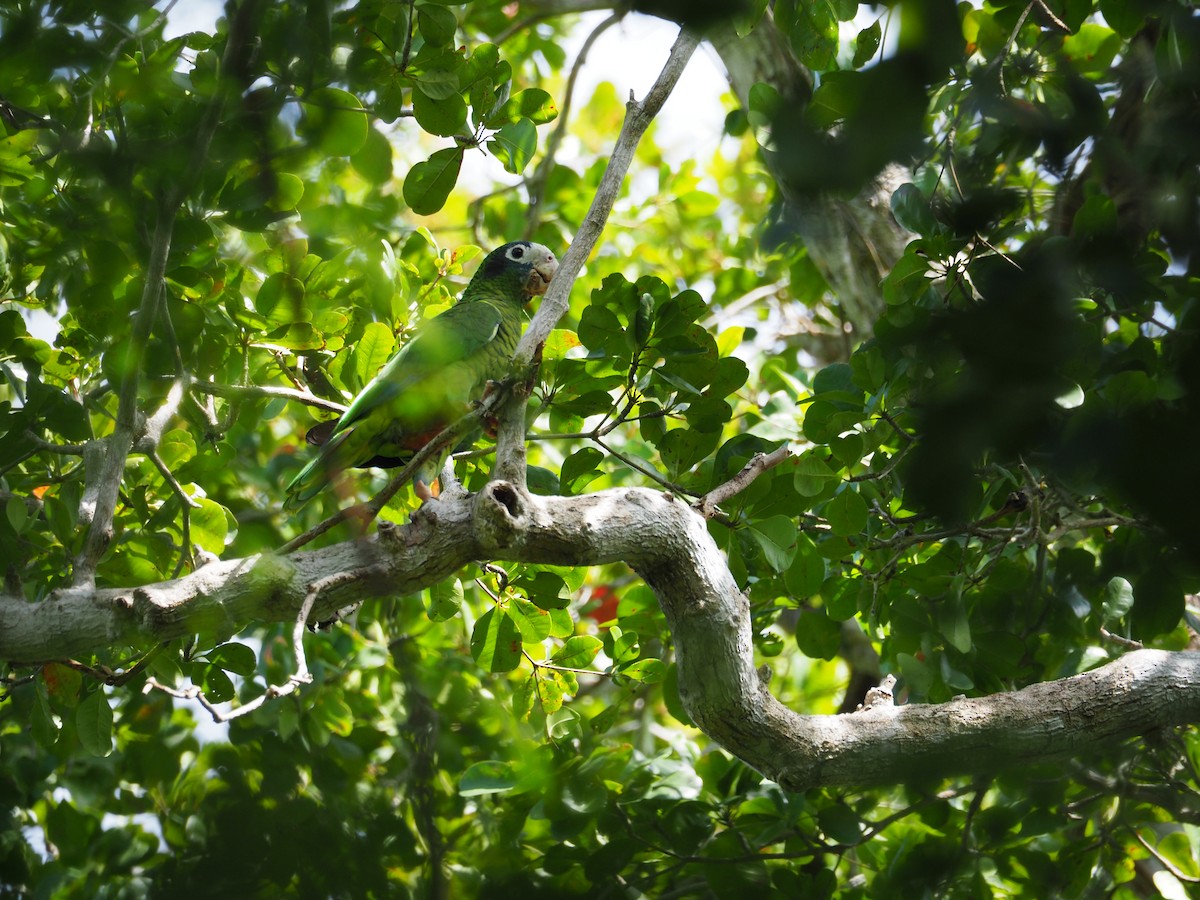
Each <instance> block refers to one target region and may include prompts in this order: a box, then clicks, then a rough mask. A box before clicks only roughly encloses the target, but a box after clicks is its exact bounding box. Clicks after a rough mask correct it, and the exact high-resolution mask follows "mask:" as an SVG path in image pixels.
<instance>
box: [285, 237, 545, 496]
mask: <svg viewBox="0 0 1200 900" xmlns="http://www.w3.org/2000/svg"><path fill="white" fill-rule="evenodd" d="M557 270H558V260H556V259H555V258H554V254H553V253H551V252H550V251H549V250H547V249H546V248H545V247H543V246H542V245H541V244H534V243H530V242H529V241H513V242H512V243H510V244H505V245H504V246H503V247H499V248H497V249H496V250H493V251H492V252H491V253H489V254H488V255H487V257H486V258H485V259H484V261H483V263H482V264H481V265H480V266H479V269H478V271H476V273H475V276H474V277H473V278H472V279H471V283H470V284H468V285H467V289H466V290H465V291H463V295H462V297H461V298H460V299H459V301H458V303H456V304H455V305H454V306H452V307H450V309H448V310H446V311H445V312H444V313H442V314H441V315H439V316H437V317H436V318H433V319H430V320H429V321H428V322H425V323H423V324H422V325H421V326H420V327H419V328H418V329H417V331H416V333H415V334H414V335H413V337H412V339H411V340H409V341H408V343H406V344H405V345H404V346H403V347H402V348H401V349H400V352H399V353H397V354H396V355H395V356H393V357H392V358H391V360H389V361H388V363H387V364H386V365H385V366H384V367H383V368H382V369H380V370H379V374H378V375H376V376H375V377H374V378H373V379H372V380H371V382H370V384H368V385H367V386H366V387H365V388H363V389H362V392H361V393H360V394H359V395H358V396H357V397H355V398H354V401H353V402H352V403H351V404H350V407H349V409H347V410H346V411H345V412H344V413H342V417H341V418H340V419H337V420H336V421H332V422H322V423H320V424H318V425H316V426H314V427H313V428H312V429H311V430H310V431H309V433H308V438H307V439H308V441H309V443H312V444H319V445H321V452H320V453H319V454H318V455H317V457H316V458H315V459H313V460H312V461H311V462H310V463H309V464H308V465H306V466H305V467H304V468H303V469H302V470H301V471H300V474H299V475H297V476H296V477H295V478H293V479H292V482H291V484H289V485H288V487H287V493H288V496H287V499H286V500H285V501H284V503H283V508H284V509H285V510H288V511H291V510H295V509H298V508H299V507H300V506H302V505H303V504H305V503H307V502H308V501H309V500H311V499H312V498H313V497H315V496H316V495H317V494H318V493H319V492H320V491H321V489H322V488H324V487H325V485H326V484H328V483H329V481H330V480H331V479H332V478H334V477H336V475H337V473H339V472H341V471H343V470H344V469H347V468H350V467H351V466H357V467H366V466H380V467H385V468H393V467H396V466H402V465H404V464H405V463H406V462H408V460H409V459H411V458H412V455H413V454H414V453H415V452H416V451H418V450H420V449H421V448H422V447H424V446H425V444H427V443H428V442H429V441H430V440H431V439H432V438H433V437H435V436H436V435H437V434H438V433H439V432H440V431H441V430H442V429H444V428H445V427H446V426H448V425H450V424H452V423H453V422H455V421H457V420H458V419H459V418H460V417H461V416H463V415H464V414H465V413H466V412H467V411H468V409H469V404H470V402H471V400H473V399H475V398H477V397H478V396H479V395H480V394H481V392H482V391H483V388H484V386H485V385H486V384H487V382H488V381H495V380H499V379H501V378H503V377H504V376H505V375H506V374H508V364H509V360H510V359H511V358H512V355H513V351H514V350H516V347H517V341H518V340H519V339H520V337H521V324H522V323H521V320H522V318H523V316H524V309H525V305H526V304H527V303H528V302H529V300H530V299H531V298H532V297H533V296H535V295H537V294H544V293H545V292H546V285H547V284H548V283H549V281H550V279H551V278H553V277H554V273H555V272H556V271H557ZM443 458H444V457H443ZM441 463H442V459H432V460H430V464H429V465H427V466H424V467H422V471H421V472H419V473H418V475H417V477H416V478H415V479H414V488H415V490H416V493H417V496H418V497H420V498H421V499H422V500H428V499H429V498H430V497H431V496H433V494H432V492H431V491H430V489H429V485H431V484H432V483H433V480H434V478H436V477H437V473H438V471H439V470H440V468H441Z"/></svg>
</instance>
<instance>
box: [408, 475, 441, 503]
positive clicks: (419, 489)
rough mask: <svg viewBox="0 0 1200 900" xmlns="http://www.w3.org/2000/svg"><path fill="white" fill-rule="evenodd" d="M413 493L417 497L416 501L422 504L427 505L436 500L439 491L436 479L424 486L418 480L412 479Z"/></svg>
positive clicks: (423, 483) (420, 480) (422, 482)
mask: <svg viewBox="0 0 1200 900" xmlns="http://www.w3.org/2000/svg"><path fill="white" fill-rule="evenodd" d="M413 493H414V494H416V495H417V499H418V500H420V501H421V502H422V503H428V502H429V501H430V500H436V499H437V498H438V494H440V493H441V490H440V489H439V485H438V482H437V479H436V478H435V479H434V480H433V481H432V482H431V483H430V484H426V483H425V482H424V481H423V480H422V479H420V478H414V479H413Z"/></svg>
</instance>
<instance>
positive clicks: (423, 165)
mask: <svg viewBox="0 0 1200 900" xmlns="http://www.w3.org/2000/svg"><path fill="white" fill-rule="evenodd" d="M463 152H464V151H463V150H462V148H461V147H450V148H447V149H445V150H438V151H436V152H435V153H434V154H433V155H432V156H430V157H429V159H427V160H425V162H419V163H417V164H416V165H415V166H413V167H412V168H411V169H409V170H408V175H406V176H405V178H404V191H403V193H404V202H405V203H407V204H408V205H409V207H410V208H411V209H412V211H413V212H414V213H416V214H417V215H419V216H429V215H433V214H434V213H435V212H437V211H438V210H439V209H441V208H442V207H443V206H444V205H445V204H446V198H448V197H449V196H450V192H451V191H452V190H454V185H455V183H456V182H457V181H458V172H459V169H461V168H462V161H463Z"/></svg>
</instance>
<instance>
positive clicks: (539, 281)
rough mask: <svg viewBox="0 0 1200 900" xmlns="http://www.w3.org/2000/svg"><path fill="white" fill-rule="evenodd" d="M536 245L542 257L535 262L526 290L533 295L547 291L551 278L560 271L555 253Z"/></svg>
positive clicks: (526, 283)
mask: <svg viewBox="0 0 1200 900" xmlns="http://www.w3.org/2000/svg"><path fill="white" fill-rule="evenodd" d="M535 247H536V249H537V251H538V253H539V254H540V258H539V259H537V260H536V261H535V262H534V264H533V271H532V272H530V273H529V280H528V281H526V282H525V292H526V293H527V294H529V295H530V296H531V297H535V296H538V295H540V294H544V293H546V288H547V287H548V286H549V284H550V279H551V278H553V277H554V273H555V272H557V271H558V260H557V259H555V258H554V254H553V253H551V252H550V251H549V250H547V249H546V248H545V247H542V246H540V245H535Z"/></svg>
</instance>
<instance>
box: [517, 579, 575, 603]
mask: <svg viewBox="0 0 1200 900" xmlns="http://www.w3.org/2000/svg"><path fill="white" fill-rule="evenodd" d="M517 584H518V585H519V586H520V587H522V588H524V589H525V590H526V592H528V594H529V599H530V600H532V601H533V602H534V604H535V605H537V606H538V608H540V609H545V610H556V609H566V608H567V605H568V604H569V603H570V602H571V592H570V590H569V589H568V588H567V583H566V582H565V581H563V578H562V576H561V575H556V574H555V573H554V572H547V571H545V570H542V571H537V572H535V573H534V574H533V577H532V578H529V577H522V578H520V579H518V580H517Z"/></svg>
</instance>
